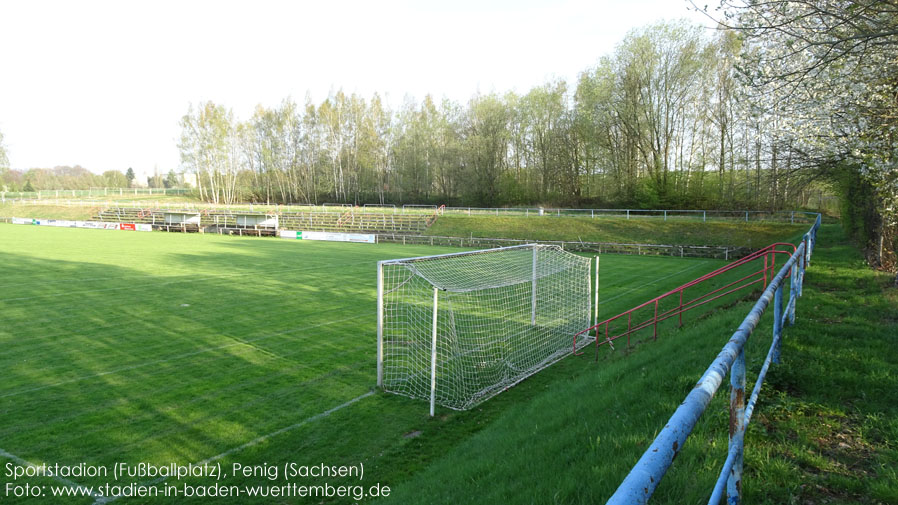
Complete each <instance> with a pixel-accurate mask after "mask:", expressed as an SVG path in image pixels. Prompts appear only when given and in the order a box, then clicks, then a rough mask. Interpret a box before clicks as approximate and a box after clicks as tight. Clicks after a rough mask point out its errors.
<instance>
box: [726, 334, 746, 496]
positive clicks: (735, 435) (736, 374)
mask: <svg viewBox="0 0 898 505" xmlns="http://www.w3.org/2000/svg"><path fill="white" fill-rule="evenodd" d="M744 434H745V349H744V348H743V349H741V350H740V351H739V355H738V356H737V357H736V361H734V362H733V367H732V368H731V369H730V445H729V452H731V453H735V456H736V457H735V461H734V462H733V469H732V470H730V476H729V478H727V504H728V505H738V504H739V503H742V453H743V446H744V443H745V438H744Z"/></svg>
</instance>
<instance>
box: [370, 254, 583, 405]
mask: <svg viewBox="0 0 898 505" xmlns="http://www.w3.org/2000/svg"><path fill="white" fill-rule="evenodd" d="M539 246H554V245H553V244H539V243H536V242H534V243H528V244H521V245H515V246H507V247H498V248H492V249H480V250H476V251H463V252H457V253H447V254H433V255H427V256H414V257H408V258H396V259H389V260H381V261H378V262H377V387H378V388H380V389H384V266H386V265H391V264H395V265H403V264H408V263H414V262H417V261H427V260H433V259H437V258H440V259H441V258H452V257H462V256H473V255H481V254H495V253H497V252H501V251H508V250H516V249H527V248H530V249H532V250H533V259H532V272H533V274H532V277H533V280H532V282H533V287H532V288H531V302H530V304H531V324H533V325H535V324H536V311H537V294H536V293H537V292H536V289H535V287H536V283H537V281H538V278H537V266H538V255H539V250H540V249H539ZM554 247H557V246H554ZM559 249H560V251H561V252H564V253H567V251H564V249H563V248H559ZM567 254H571V253H567ZM584 259H585V260H586V261H588V262H589V264H588V265H587V267H586V286H587V302H586V303H587V305H588V309H590V310H588V314H587V315H588V319H593V320H594V318H595V317H598V266H599V265H598V256H596V257H595V259H596V264H595V274H596V277H595V279H593V267H592V258H584ZM594 280H595V283H596V285H595V287H596V292H595V304H593V303H590V302H592V296H590V295H591V294H592V293H589V291H590V290H591V289H590V288H592V286H593V281H594ZM439 291H440V288H439V287H437V286H433V318H432V326H431V335H430V416H431V417H433V416H434V414H435V409H436V375H437V374H436V367H437V341H438V340H437V339H438V325H437V318H438V312H439ZM593 322H594V321H593ZM591 340H592V339H583V340H582V341H580V342H578V343H577V346H576V347H582V346H585V345H588V344H589V343H590V342H591ZM575 350H576V349H575ZM562 357H564V356H563V355H562V356H560V357H558V358H556V359H553V360H551V361H548V362H546V363H545V364H543V366H541V367H539V368H537V369H535V370H533V371H532V373H530V374H527V375H523V376H521V377H519V378H517V379H516V380H515V381H514V382H513V383H511V384H509V385H507V386H506V388H508V387H512V386H514V385H516V384H517V383H519V382H520V381H522V380H524V379H526V378H527V377H530V376H531V375H533V374H534V373H537V372H538V371H540V370H542V369H544V368H546V367H548V366H549V365H551V364H553V363H555V362H557V361H558V360H559V359H561V358H562Z"/></svg>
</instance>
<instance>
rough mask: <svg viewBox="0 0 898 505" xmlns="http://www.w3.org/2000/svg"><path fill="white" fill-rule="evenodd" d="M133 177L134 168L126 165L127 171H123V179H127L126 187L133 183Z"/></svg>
mask: <svg viewBox="0 0 898 505" xmlns="http://www.w3.org/2000/svg"><path fill="white" fill-rule="evenodd" d="M134 177H135V175H134V169H133V168H131V167H128V171H127V172H125V179H128V187H129V188H130V187H131V186H133V185H134Z"/></svg>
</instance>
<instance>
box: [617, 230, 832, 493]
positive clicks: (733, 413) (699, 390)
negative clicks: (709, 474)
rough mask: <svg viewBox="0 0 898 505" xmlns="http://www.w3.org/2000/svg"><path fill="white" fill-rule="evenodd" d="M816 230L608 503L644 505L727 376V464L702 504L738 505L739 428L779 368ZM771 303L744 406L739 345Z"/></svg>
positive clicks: (742, 347)
mask: <svg viewBox="0 0 898 505" xmlns="http://www.w3.org/2000/svg"><path fill="white" fill-rule="evenodd" d="M819 228H820V215H819V214H818V215H817V219H816V220H815V221H814V224H813V225H812V226H811V228H810V230H808V232H807V233H806V234H805V235H804V239H803V240H802V242H801V244H799V245H798V247H797V248H796V250H795V253H794V254H792V256H791V257H790V258H789V260H788V261H787V262H786V263H785V264H784V265H783V266H782V268H780V271H779V272H778V273H777V274H776V276H775V277H774V278H773V280H772V281H771V282H770V284H769V285H768V286H767V288H766V289H765V290H764V292H763V293H762V294H761V296H760V298H759V299H758V301H757V302H756V303H755V305H754V307H752V309H751V311H750V312H749V313H748V315H747V316H746V317H745V319H744V320H743V321H742V324H740V325H739V328H738V329H737V330H736V332H735V333H733V336H732V338H731V339H730V340H729V341H728V342H727V344H726V345H725V346H724V347H723V350H721V351H720V353H719V354H718V355H717V358H716V359H715V360H714V361H713V362H712V363H711V366H709V367H708V369H707V370H705V373H704V374H703V375H702V377H701V379H699V381H698V383H697V384H696V385H695V387H694V388H693V389H692V391H691V392H690V393H689V394H688V395H687V396H686V399H685V400H684V401H683V403H682V404H681V405H680V406H679V407H678V408H677V410H676V411H675V412H674V413H673V415H672V416H671V417H670V419H669V420H668V421H667V424H666V425H665V426H664V428H663V429H662V430H661V432H660V433H659V434H658V436H657V437H655V440H654V442H652V445H651V446H650V447H649V448H648V449H647V450H646V451H645V453H643V455H642V457H641V458H639V461H638V462H637V463H636V465H635V466H634V467H633V468H632V469H631V470H630V473H629V474H628V475H627V477H626V478H625V479H624V481H623V482H622V483H621V484H620V486H619V487H618V488H617V491H615V492H614V495H612V496H611V498H610V499H609V500H608V502H607V503H608V504H613V505H620V504H632V503H647V502H648V500H649V498H651V496H652V493H654V491H655V488H656V487H657V486H658V484H659V483H660V482H661V479H662V477H664V474H665V473H667V470H668V468H669V467H670V465H671V463H672V462H673V459H674V458H675V457H676V455H677V452H678V451H679V450H680V449H681V448H682V447H683V444H684V443H685V442H686V438H687V437H689V434H690V433H692V430H693V428H694V427H695V424H696V423H697V422H698V419H699V417H701V415H702V414H703V413H704V412H705V409H706V408H707V407H708V404H709V403H710V401H711V398H712V397H713V396H714V393H716V392H717V389H718V388H719V387H720V384H721V383H722V382H723V379H724V377H726V375H727V372H729V374H730V442H729V449H728V451H727V459H726V461H725V462H724V465H723V469H722V470H721V472H720V477H719V478H718V479H717V483H716V485H715V486H714V490H713V492H712V494H711V498H710V500H708V503H709V504H711V505H718V504H719V503H720V500H721V498H722V497H723V493H724V491H726V496H727V503H728V504H733V505H734V504H739V503H741V501H742V457H743V452H744V446H745V429H746V427H747V426H748V423H749V421H750V420H751V415H752V413H753V412H754V408H755V405H756V403H757V400H758V395H759V394H760V392H761V386H762V385H763V383H764V378H765V377H766V375H767V370H768V369H769V368H770V364H771V363H779V355H780V347H781V344H782V333H783V326H785V325H786V324H793V323H794V322H795V306H796V304H797V301H798V297H800V296H801V286H802V283H803V282H804V272H805V269H807V266H808V264H809V262H810V259H811V253H812V252H813V250H814V244H815V242H816V240H817V230H818V229H819ZM787 276H788V277H789V301H788V303H787V304H786V306H785V308H784V307H783V286H784V284H785V281H786V277H787ZM771 301H772V302H773V342H772V343H771V344H770V349H769V351H768V353H767V359H766V360H765V361H764V365H763V366H762V367H761V371H760V372H759V373H758V379H757V381H755V386H754V389H753V390H752V393H751V397H750V398H749V400H748V403H747V404H746V402H745V343H746V342H747V341H748V337H749V336H750V335H751V333H752V331H754V329H755V327H757V325H758V323H759V322H760V320H761V316H762V315H763V314H764V311H765V310H766V309H767V307H768V306H769V305H770V303H771Z"/></svg>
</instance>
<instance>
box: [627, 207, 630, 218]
mask: <svg viewBox="0 0 898 505" xmlns="http://www.w3.org/2000/svg"><path fill="white" fill-rule="evenodd" d="M627 219H630V209H627Z"/></svg>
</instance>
